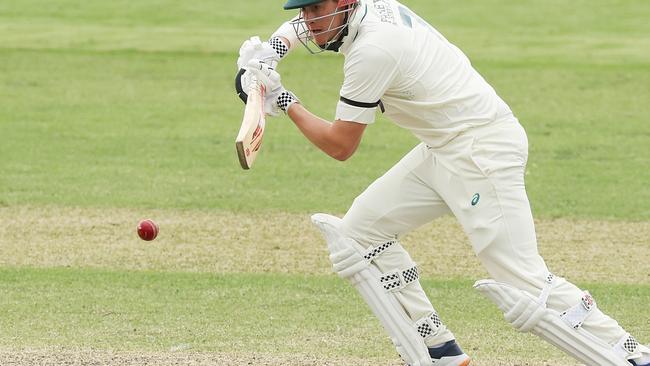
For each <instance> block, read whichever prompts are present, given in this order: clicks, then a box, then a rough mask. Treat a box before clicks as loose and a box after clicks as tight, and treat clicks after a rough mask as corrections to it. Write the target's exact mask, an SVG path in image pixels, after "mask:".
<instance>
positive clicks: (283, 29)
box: [270, 16, 300, 57]
mask: <svg viewBox="0 0 650 366" xmlns="http://www.w3.org/2000/svg"><path fill="white" fill-rule="evenodd" d="M297 18H298V16H295V17H294V18H293V19H291V20H289V21H288V22H284V23H283V24H282V25H281V26H280V28H278V30H276V31H275V32H274V33H273V34H272V35H271V38H270V40H271V41H272V40H273V39H275V38H276V37H284V38H286V39H287V40H288V41H289V44H288V45H286V48H287V49H286V52H285V54H286V53H289V51H291V50H292V49H294V48H296V45H297V44H298V43H300V41H298V35H296V31H295V30H294V29H293V25H292V24H291V22H293V21H294V20H296V19H297ZM278 53H280V52H278ZM283 56H284V55H282V56H281V57H283Z"/></svg>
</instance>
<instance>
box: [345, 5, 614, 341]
mask: <svg viewBox="0 0 650 366" xmlns="http://www.w3.org/2000/svg"><path fill="white" fill-rule="evenodd" d="M343 41H344V43H343V45H342V46H341V48H340V52H341V53H342V54H344V55H345V63H344V82H343V86H342V87H341V101H339V103H338V106H337V110H336V118H337V119H340V120H344V121H353V122H357V123H364V124H370V123H373V122H374V120H375V114H376V112H377V107H376V104H377V102H378V101H380V100H381V102H382V103H383V106H384V107H385V109H386V110H385V115H386V116H387V117H388V118H389V119H391V120H392V121H393V122H394V123H396V124H397V125H399V126H401V127H404V128H406V129H408V130H409V131H411V132H412V133H413V134H414V135H415V136H416V137H417V138H418V139H419V140H420V141H421V142H422V143H421V144H419V145H417V146H416V147H415V148H414V149H413V150H412V151H411V152H410V153H408V154H407V155H406V156H405V157H404V158H403V159H402V160H401V161H400V162H398V163H397V164H396V165H395V166H394V167H393V168H391V169H390V170H389V171H388V172H387V173H386V174H385V175H383V176H382V177H380V178H379V179H377V180H376V181H375V182H374V183H372V184H371V185H370V186H369V187H368V188H367V189H366V190H365V191H364V192H363V193H362V194H361V195H360V196H359V197H357V198H356V199H355V201H354V203H353V205H352V207H351V208H350V210H349V211H348V212H347V214H346V215H345V217H344V218H343V222H344V229H345V232H346V234H347V235H349V236H350V237H352V238H354V239H356V240H357V241H358V242H359V243H361V244H362V245H365V246H369V245H377V244H378V243H383V242H386V241H390V240H394V239H395V238H399V237H400V236H402V235H403V234H405V233H407V232H409V231H411V230H413V229H415V228H417V227H419V226H421V225H423V224H425V223H427V222H429V221H431V220H433V219H435V218H437V217H439V216H441V215H444V214H448V213H453V214H454V215H455V216H456V217H457V219H458V220H459V221H460V223H461V224H462V227H463V229H464V231H465V232H466V233H467V235H468V236H469V238H470V240H471V243H472V246H473V249H474V251H475V252H476V254H477V256H478V258H479V259H480V260H481V262H482V264H483V265H484V266H485V268H486V270H487V271H488V272H489V273H490V275H491V276H492V277H493V278H494V279H495V280H497V281H500V282H505V283H509V284H511V285H514V286H516V287H518V288H520V289H522V290H526V291H528V292H530V293H532V294H535V295H539V294H540V292H541V289H542V288H544V286H545V278H546V277H547V275H548V269H547V267H546V264H545V263H544V260H543V259H542V258H541V257H540V255H539V254H538V250H537V242H536V237H535V228H534V224H533V218H532V214H531V211H530V205H529V202H528V198H527V195H526V191H525V187H524V170H525V165H526V161H527V157H528V142H527V138H526V133H525V131H524V130H523V128H522V127H521V125H520V124H519V122H518V121H517V119H516V118H515V117H514V116H513V114H512V111H511V110H510V108H509V107H508V105H507V104H506V103H505V102H504V101H503V100H502V99H501V98H500V97H499V96H498V95H497V94H496V92H495V91H494V89H493V88H492V87H491V86H490V85H489V84H488V83H487V82H486V81H485V80H484V79H483V78H482V77H481V76H480V75H479V74H478V72H477V71H476V70H474V68H473V67H472V66H471V64H470V62H469V60H468V59H467V57H466V56H465V55H464V54H463V53H462V52H461V51H460V50H459V49H458V48H457V47H455V46H454V45H452V44H451V43H450V42H448V41H447V40H446V39H445V38H444V37H443V36H442V35H441V34H440V33H439V32H437V31H436V30H435V29H434V28H432V27H431V26H430V25H429V24H427V23H426V22H424V21H423V20H422V19H421V18H419V17H418V16H417V15H415V14H413V12H411V11H410V10H409V9H408V8H406V7H405V6H404V5H402V4H400V3H398V2H397V1H394V0H362V1H361V3H360V5H359V8H358V9H357V10H356V13H354V15H353V17H352V19H351V22H350V25H349V33H348V35H347V36H346V37H345V38H344V40H343ZM431 254H432V255H435V253H431ZM408 263H410V258H409V255H408V253H407V252H406V251H405V250H404V249H403V248H402V247H401V246H393V247H391V248H390V249H389V250H387V252H386V253H384V254H382V255H381V256H380V257H379V258H378V259H377V260H376V264H377V265H378V266H379V267H380V270H381V271H383V272H387V271H389V270H394V269H399V268H402V267H403V266H404V265H406V264H408ZM582 295H583V292H582V291H581V290H580V289H578V288H577V287H576V286H574V285H572V284H571V283H568V282H564V281H563V282H562V283H561V284H560V285H558V286H557V287H556V288H555V289H554V290H553V292H552V293H551V296H550V297H549V300H548V306H549V307H550V308H553V309H556V310H564V309H567V308H569V307H571V306H573V305H575V304H577V303H579V302H580V300H581V297H582ZM402 296H403V298H402V305H403V306H404V308H405V310H406V311H407V313H408V314H409V315H410V316H411V318H412V319H413V320H416V319H419V318H421V317H423V316H426V314H429V313H431V311H433V307H432V305H431V303H430V302H429V300H428V298H427V296H426V294H425V293H424V291H423V290H422V288H421V286H420V285H419V284H417V283H416V284H414V285H413V286H409V287H408V288H406V289H404V290H402ZM458 301H463V299H458ZM443 318H444V316H443ZM583 327H584V329H586V330H588V331H590V332H591V333H592V334H595V335H597V336H598V337H600V338H602V339H603V340H604V341H606V342H608V343H609V344H612V345H613V344H615V343H616V342H618V341H619V339H620V338H621V337H623V336H624V335H625V331H624V330H623V329H622V328H621V327H620V326H619V325H618V323H617V322H616V321H615V320H613V319H611V318H610V317H608V316H606V315H604V314H603V313H602V312H600V311H599V310H597V311H595V312H594V313H592V314H591V315H590V316H589V317H588V318H587V320H586V321H585V323H584V325H583ZM451 339H453V334H451V332H449V331H448V330H445V331H443V332H441V333H440V334H439V335H438V336H437V337H436V338H435V339H432V340H429V341H427V343H428V344H429V345H430V346H431V345H434V344H439V343H442V342H445V341H448V340H451Z"/></svg>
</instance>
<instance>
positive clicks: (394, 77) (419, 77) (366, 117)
mask: <svg viewBox="0 0 650 366" xmlns="http://www.w3.org/2000/svg"><path fill="white" fill-rule="evenodd" d="M343 41H344V43H343V45H342V46H341V48H340V49H339V51H340V52H341V53H342V54H343V55H344V56H345V62H344V66H343V69H344V81H343V86H342V87H341V101H339V102H338V105H337V109H336V119H340V120H344V121H353V122H358V123H364V124H370V123H373V122H374V121H375V114H376V111H377V106H376V105H377V104H376V103H377V102H378V101H379V100H381V102H382V103H383V105H384V107H385V115H386V116H387V117H388V118H389V119H391V120H392V121H393V122H395V123H396V124H397V125H399V126H401V127H404V128H406V129H408V130H410V131H411V132H412V133H413V134H414V135H415V136H416V137H417V138H418V139H420V140H421V141H422V142H424V143H425V144H427V145H429V146H432V147H439V146H442V145H444V144H446V143H447V142H448V141H449V140H451V139H452V138H454V137H455V136H456V135H458V134H459V133H460V132H462V131H465V130H467V129H469V128H472V127H474V126H480V125H485V124H488V123H490V122H492V121H495V120H497V119H500V118H502V117H507V116H510V115H511V114H512V112H511V110H510V108H509V107H508V105H507V104H506V103H505V102H504V101H503V100H502V99H501V98H500V97H499V96H498V95H497V94H496V92H495V91H494V89H493V88H492V87H491V86H490V85H489V84H488V83H487V82H486V81H485V79H483V77H481V75H479V73H478V72H477V71H476V70H474V68H473V67H472V65H471V64H470V61H469V60H468V58H467V57H466V56H465V54H463V52H462V51H460V50H459V49H458V48H457V47H456V46H454V45H453V44H451V43H450V42H449V41H447V39H445V38H444V37H443V36H442V35H441V34H440V33H439V32H438V31H437V30H435V29H434V28H433V27H431V26H430V25H429V24H427V23H426V22H425V21H424V20H422V19H421V18H420V17H418V16H417V15H416V14H414V13H413V12H412V11H411V10H409V9H408V8H407V7H406V6H404V5H402V4H400V3H399V2H397V1H394V0H361V3H360V4H359V8H358V9H357V10H356V12H355V13H354V15H353V18H352V19H351V21H350V25H349V33H348V35H347V36H346V37H345V38H344V39H343Z"/></svg>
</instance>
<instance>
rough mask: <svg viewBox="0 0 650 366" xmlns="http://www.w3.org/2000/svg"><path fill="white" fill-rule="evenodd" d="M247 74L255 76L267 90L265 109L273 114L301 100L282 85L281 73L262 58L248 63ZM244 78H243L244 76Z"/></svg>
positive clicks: (275, 114)
mask: <svg viewBox="0 0 650 366" xmlns="http://www.w3.org/2000/svg"><path fill="white" fill-rule="evenodd" d="M245 69H246V73H245V74H244V75H246V74H248V73H250V74H251V76H255V78H256V79H257V82H259V83H260V84H262V85H263V86H264V88H265V90H266V94H265V100H264V111H265V112H266V114H268V115H271V116H277V115H278V114H280V111H283V112H285V113H286V112H287V110H289V107H290V106H291V105H292V104H293V103H297V102H299V100H298V98H297V97H296V96H295V95H294V94H293V93H292V92H290V91H288V90H286V89H285V88H284V86H282V81H281V77H280V74H278V72H277V71H275V69H274V68H273V67H271V66H270V65H269V64H267V63H265V62H263V61H262V60H257V59H252V60H250V61H248V64H246V67H245ZM242 79H243V78H242Z"/></svg>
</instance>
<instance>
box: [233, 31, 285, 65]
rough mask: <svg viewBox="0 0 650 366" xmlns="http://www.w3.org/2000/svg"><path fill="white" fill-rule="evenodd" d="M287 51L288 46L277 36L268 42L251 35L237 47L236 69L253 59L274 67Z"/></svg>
mask: <svg viewBox="0 0 650 366" xmlns="http://www.w3.org/2000/svg"><path fill="white" fill-rule="evenodd" d="M287 52H289V48H288V47H287V46H286V45H285V44H284V42H282V41H281V40H280V38H278V37H273V38H271V39H270V40H269V41H268V42H262V41H261V40H260V37H257V36H255V37H251V38H250V39H247V40H246V41H244V43H243V44H242V45H241V48H239V58H238V59H237V70H241V69H243V68H244V67H246V65H247V64H248V61H250V60H253V59H256V60H262V61H263V62H265V63H267V64H268V65H270V66H271V67H273V68H275V67H277V66H278V62H280V60H281V59H282V57H284V56H285V55H286V54H287Z"/></svg>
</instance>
